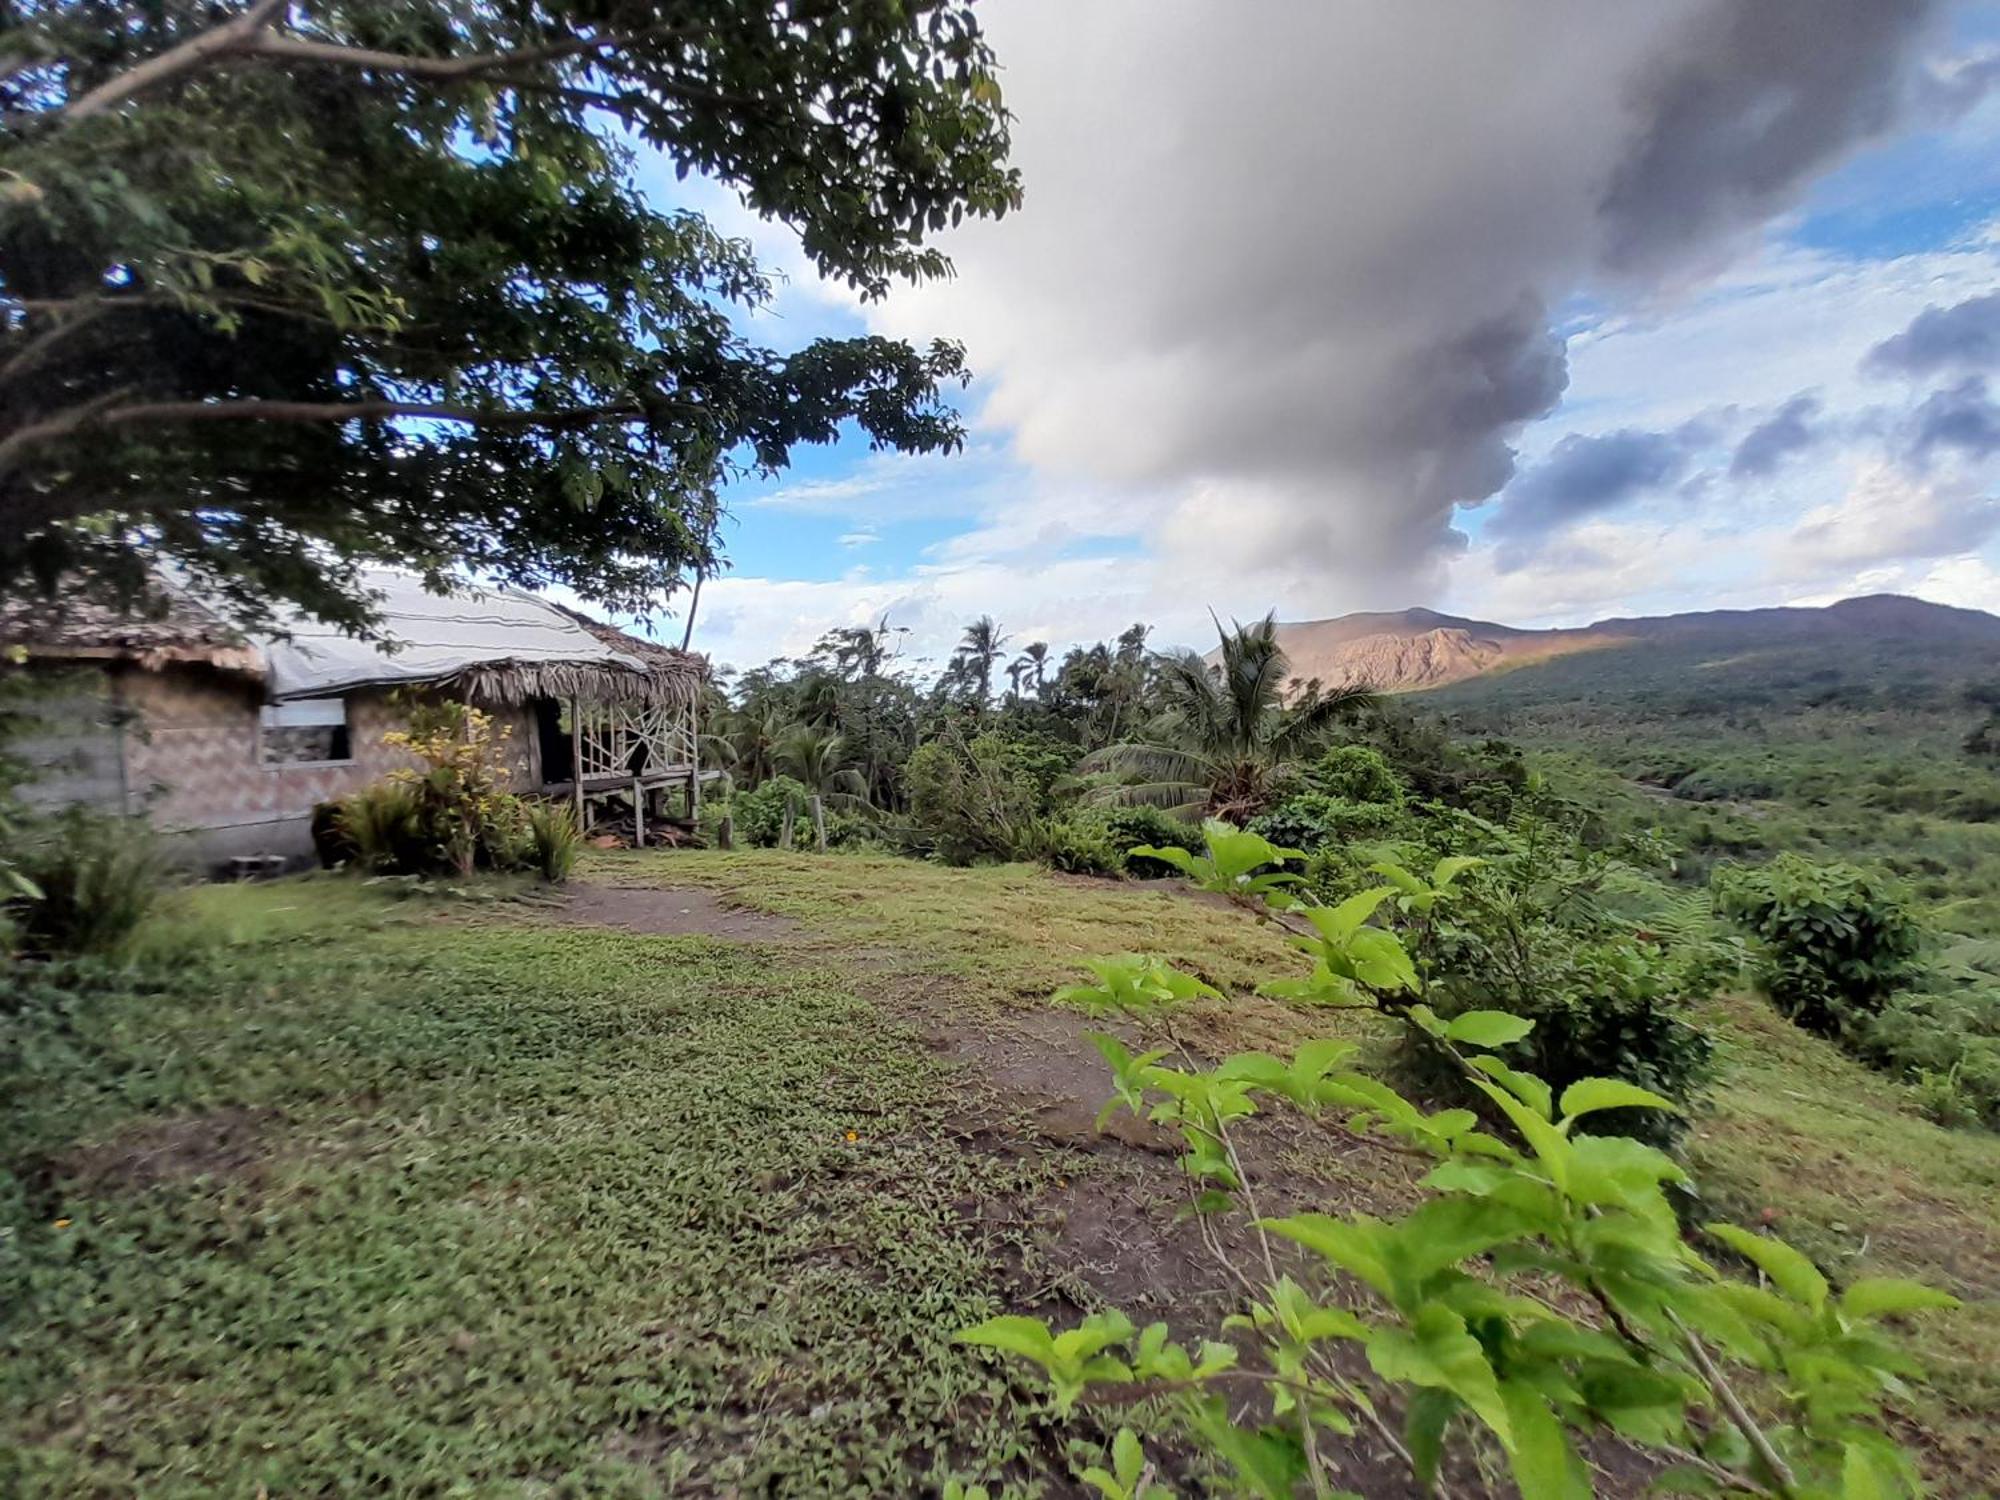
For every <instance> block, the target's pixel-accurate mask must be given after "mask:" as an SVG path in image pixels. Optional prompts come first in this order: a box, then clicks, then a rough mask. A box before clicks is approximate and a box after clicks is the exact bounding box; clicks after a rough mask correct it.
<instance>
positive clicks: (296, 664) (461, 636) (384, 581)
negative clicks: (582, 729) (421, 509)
mask: <svg viewBox="0 0 2000 1500" xmlns="http://www.w3.org/2000/svg"><path fill="white" fill-rule="evenodd" d="M362 582H363V585H364V586H365V587H366V588H367V590H368V591H369V592H370V593H372V594H374V595H376V596H377V603H376V609H377V611H378V612H379V613H380V615H381V620H382V624H381V634H382V636H383V637H384V639H383V640H382V641H362V640H356V639H355V638H354V637H353V636H350V635H343V634H341V633H340V632H339V631H337V630H335V629H333V628H332V627H331V626H329V625H327V624H325V623H324V622H322V621H319V620H314V619H310V618H307V617H304V616H294V617H292V618H290V619H288V620H287V621H286V623H285V629H286V630H287V631H288V632H289V633H290V639H289V640H287V639H282V638H277V637H264V638H259V639H258V640H257V641H256V644H257V646H258V648H259V649H260V650H261V651H262V652H263V653H264V657H265V660H266V662H267V663H268V666H269V678H268V685H267V691H268V693H269V695H270V697H271V698H272V699H273V700H274V701H275V700H279V699H285V698H312V697H319V696H328V695H332V694H335V693H340V692H345V691H347V690H348V689H350V688H357V687H376V686H389V687H393V686H396V685H398V684H401V683H407V682H429V681H434V680H436V679H438V678H441V677H449V676H451V675H452V674H453V673H456V672H461V671H464V670H466V669H467V668H471V667H478V666H482V665H486V666H492V665H497V664H499V663H502V662H519V663H522V664H525V665H534V664H538V663H546V662H575V663H579V664H588V665H592V666H599V667H609V668H611V669H613V670H617V669H620V668H623V669H626V670H630V671H634V672H645V671H646V670H647V663H645V662H643V661H641V660H639V658H637V657H636V656H629V655H627V654H626V653H624V652H622V651H618V650H616V649H614V648H613V647H611V646H608V645H606V644H605V643H604V642H603V641H601V640H599V639H598V638H597V637H596V636H594V635H592V634H591V633H590V632H589V631H588V630H585V629H584V628H583V627H582V626H581V625H579V624H578V623H577V622H576V621H575V620H573V619H572V618H570V617H569V616H568V615H566V614H564V613H563V612H562V611H561V610H559V609H557V608H556V607H555V606H554V605H552V604H549V603H547V602H546V601H544V600H541V599H537V598H536V597H535V596H534V595H532V594H527V593H523V592H521V591H520V590H519V589H512V588H489V589H481V590H479V591H478V592H476V593H473V592H466V593H459V594H452V595H439V594H433V593H429V592H427V591H426V590H425V588H424V586H423V581H422V580H421V579H420V578H419V577H418V576H417V575H416V574H414V573H407V572H404V571H402V570H401V569H392V568H367V569H363V570H362Z"/></svg>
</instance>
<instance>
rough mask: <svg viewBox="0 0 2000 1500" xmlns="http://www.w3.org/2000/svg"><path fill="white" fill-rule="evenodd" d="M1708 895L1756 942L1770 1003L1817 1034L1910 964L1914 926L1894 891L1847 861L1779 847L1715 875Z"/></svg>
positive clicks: (1877, 1005) (1852, 1019)
mask: <svg viewBox="0 0 2000 1500" xmlns="http://www.w3.org/2000/svg"><path fill="white" fill-rule="evenodd" d="M1715 897H1716V909H1717V910H1718V911H1720V912H1721V913H1722V914H1724V915H1725V916H1728V917H1731V918H1734V919H1735V920H1736V921H1738V922H1740V923H1742V924H1743V926H1744V927H1745V928H1747V929H1748V930H1749V931H1750V932H1751V933H1752V934H1753V935H1754V936H1755V937H1756V938H1757V939H1758V942H1759V945H1760V952H1759V957H1758V966H1757V978H1758V982H1759V984H1760V985H1761V986H1762V987H1763V989H1764V992H1765V993H1766V994H1768V995H1769V996H1770V997H1771V1002H1772V1003H1773V1004H1774V1005H1776V1006H1777V1007H1778V1009H1779V1010H1780V1011H1782V1012H1783V1013H1784V1014H1785V1015H1786V1016H1788V1017H1789V1018H1790V1019H1791V1020H1793V1021H1795V1022H1796V1023H1797V1024H1799V1025H1800V1026H1803V1027H1804V1028H1805V1029H1806V1030H1808V1031H1812V1032H1816V1033H1818V1034H1819V1035H1821V1036H1838V1035H1840V1034H1842V1032H1843V1031H1844V1030H1846V1029H1848V1028H1850V1027H1858V1026H1860V1025H1862V1024H1863V1023H1865V1021H1866V1019H1867V1018H1868V1017H1869V1016H1872V1015H1874V1014H1875V1013H1877V1012H1878V1011H1880V1010H1881V1009H1882V1006H1883V1003H1884V1001H1885V1000H1886V999H1887V997H1888V995H1889V993H1890V992H1891V991H1892V990H1894V989H1895V988H1896V987H1897V986H1898V985H1900V984H1902V983H1903V982H1904V981H1906V980H1908V979H1910V978H1911V977H1912V976H1913V975H1914V974H1915V972H1916V970H1917V950H1918V945H1919V943H1920V940H1921V937H1922V929H1921V928H1920V927H1919V925H1918V923H1917V920H1916V918H1915V917H1914V916H1913V915H1912V914H1911V912H1910V910H1909V908H1908V906H1907V905H1906V904H1905V903H1904V900H1903V897H1902V895H1901V893H1900V892H1899V891H1898V890H1896V889H1895V888H1894V887H1892V886H1891V885H1889V884H1888V883H1887V882H1886V881H1884V880H1882V879H1880V878H1879V877H1877V876H1874V875H1871V874H1869V873H1868V872H1866V871H1864V870H1859V869H1856V868H1855V867H1854V866H1852V865H1829V864H1817V863H1815V862H1814V861H1812V860H1809V859H1805V858H1803V857H1802V856H1800V855H1796V854H1784V855H1780V856H1779V857H1778V858H1777V859H1774V860H1772V861H1771V863H1769V864H1768V865H1764V866H1761V867H1759V868H1757V869H1738V870H1727V871H1723V872H1721V873H1720V874H1719V875H1718V876H1717V878H1716V881H1715Z"/></svg>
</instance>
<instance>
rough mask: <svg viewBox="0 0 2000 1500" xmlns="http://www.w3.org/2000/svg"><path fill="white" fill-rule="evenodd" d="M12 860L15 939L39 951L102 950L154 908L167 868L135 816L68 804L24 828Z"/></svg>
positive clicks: (148, 832) (148, 829)
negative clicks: (23, 886) (23, 885)
mask: <svg viewBox="0 0 2000 1500" xmlns="http://www.w3.org/2000/svg"><path fill="white" fill-rule="evenodd" d="M24 844H25V847H24V848H22V849H21V851H20V852H19V854H18V855H17V856H16V860H17V863H16V867H15V873H16V875H17V876H18V877H19V879H20V880H24V881H25V882H26V884H27V889H26V890H25V891H23V890H22V889H21V886H20V884H18V883H16V884H14V885H12V886H11V887H10V892H9V893H10V894H11V893H13V892H19V894H18V895H16V897H15V901H14V903H13V907H12V918H13V922H14V925H15V927H16V930H17V938H18V940H19V941H20V942H21V943H22V944H23V945H24V946H25V947H27V948H28V949H30V950H32V951H34V952H38V953H43V954H86V953H109V952H110V951H112V950H113V949H115V948H116V947H118V945H119V944H120V943H122V942H124V941H125V939H126V938H128V937H130V936H131V934H132V932H133V930H134V929H135V928H137V927H138V925H139V924H140V922H142V921H143V920H145V917H146V914H147V913H148V912H149V911H151V910H152V909H153V904H154V902H156V901H157V900H158V899H159V896H160V893H161V891H162V890H164V889H165V885H166V874H167V866H166V859H165V857H164V855H163V854H162V852H161V849H160V846H159V841H158V840H157V839H156V838H155V837H154V835H153V831H152V828H151V827H150V826H149V825H148V824H147V823H146V822H145V821H144V820H143V819H140V818H121V817H111V816H107V815H105V814H102V813H94V812H91V811H89V810H87V809H85V808H81V807H72V808H68V809H66V810H65V811H63V812H60V813H57V814H56V815H54V816H53V817H50V818H47V819H43V820H39V821H37V822H36V823H35V824H34V825H32V826H31V829H30V831H29V834H28V837H27V838H26V839H25V840H24Z"/></svg>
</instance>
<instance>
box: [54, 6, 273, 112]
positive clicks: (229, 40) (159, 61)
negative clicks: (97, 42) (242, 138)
mask: <svg viewBox="0 0 2000 1500" xmlns="http://www.w3.org/2000/svg"><path fill="white" fill-rule="evenodd" d="M284 4H285V0H252V3H251V6H250V8H249V9H248V10H246V11H244V12H243V14H242V15H240V16H237V17H236V18H235V19H234V20H231V21H225V22H223V23H222V24H221V25H220V26H217V27H214V28H212V29H210V30H208V31H204V32H202V33H201V35H199V36H194V37H189V38H188V39H187V40H186V41H185V42H182V43H181V44H180V45H179V46H178V47H169V48H168V49H167V50H166V51H165V52H162V53H161V54H160V55H159V56H157V57H149V58H147V59H146V60H145V61H144V62H142V63H140V64H139V65H138V66H137V67H133V68H127V69H126V70H125V71H124V72H123V73H120V74H118V75H116V76H115V77H112V78H107V79H106V80H105V81H104V82H103V83H100V84H99V85H98V86H97V87H96V88H94V89H91V90H90V91H89V92H88V93H86V94H84V96H83V97H82V98H80V99H73V100H71V101H70V102H69V103H68V104H66V105H64V106H63V107H62V108H61V109H60V110H58V111H56V113H55V116H54V118H55V119H57V120H58V121H60V122H63V123H65V124H67V123H71V122H74V121H76V120H86V119H89V118H90V117H91V116H92V115H101V114H103V113H104V112H105V111H106V110H108V109H111V108H113V107H114V106H116V105H119V104H122V103H124V102H125V101H126V100H127V99H129V98H131V97H132V96H133V95H134V94H137V93H141V92H143V91H144V90H146V89H149V88H152V87H153V86H154V85H155V84H159V83H164V82H166V81H167V80H168V79H169V78H176V77H179V76H180V75H181V74H182V73H187V72H191V71H193V70H194V69H196V68H199V67H202V66H204V65H205V64H207V63H209V62H212V61H213V60H214V59H215V58H217V57H222V56H227V55H228V54H229V53H232V52H237V51H241V50H242V48H243V46H244V44H245V43H247V42H249V41H250V40H252V39H253V38H254V37H255V36H256V35H257V34H258V33H259V32H260V31H262V30H263V29H264V28H265V27H266V26H268V25H269V24H270V23H271V20H272V18H273V17H275V16H276V15H277V14H278V12H279V11H280V10H282V9H283V8H284Z"/></svg>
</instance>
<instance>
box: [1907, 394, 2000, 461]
mask: <svg viewBox="0 0 2000 1500" xmlns="http://www.w3.org/2000/svg"><path fill="white" fill-rule="evenodd" d="M1940 448H1948V449H1951V450H1952V451H1954V452H1957V453H1961V454H1964V455H1966V456H1967V457H1970V458H1985V457H1986V456H1987V455H1988V454H1991V453H1995V452H2000V406H1996V405H1995V404H1994V402H1993V400H1992V398H1991V397H1990V396H1988V395H1987V392H1986V381H1985V380H1984V379H1983V378H1982V377H1980V376H1978V375H1969V376H1967V377H1966V378H1965V379H1964V380H1961V381H1960V382H1959V383H1958V384H1957V385H1955V386H1950V387H1948V388H1947V389H1945V390H1941V391H1933V392H1932V393H1931V394H1930V395H1929V396H1928V397H1926V398H1925V399H1924V401H1923V403H1922V404H1921V405H1920V406H1918V407H1917V410H1916V413H1915V415H1914V416H1913V418H1912V436H1911V440H1910V449H1911V452H1912V453H1913V455H1914V456H1915V457H1916V458H1917V459H1918V460H1919V461H1920V462H1921V461H1924V460H1928V459H1929V458H1930V457H1931V456H1932V455H1933V454H1935V453H1936V452H1937V450H1938V449H1940Z"/></svg>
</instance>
